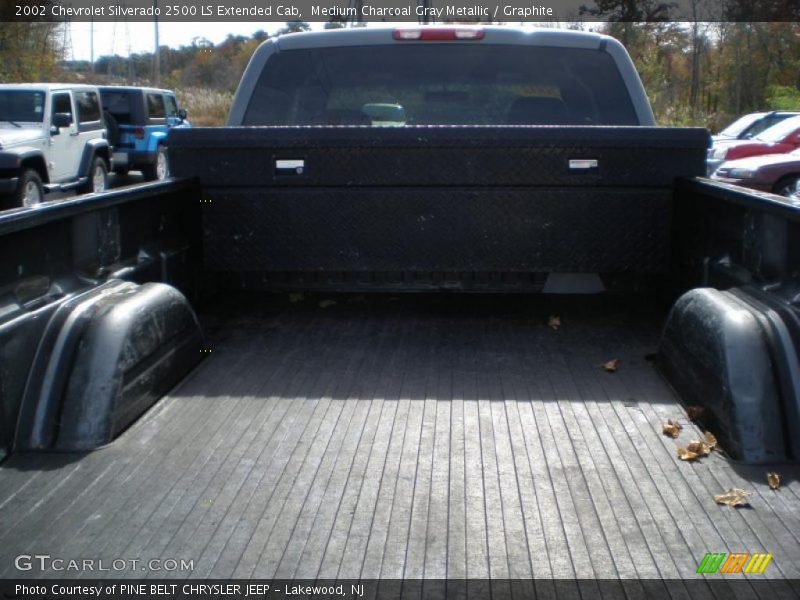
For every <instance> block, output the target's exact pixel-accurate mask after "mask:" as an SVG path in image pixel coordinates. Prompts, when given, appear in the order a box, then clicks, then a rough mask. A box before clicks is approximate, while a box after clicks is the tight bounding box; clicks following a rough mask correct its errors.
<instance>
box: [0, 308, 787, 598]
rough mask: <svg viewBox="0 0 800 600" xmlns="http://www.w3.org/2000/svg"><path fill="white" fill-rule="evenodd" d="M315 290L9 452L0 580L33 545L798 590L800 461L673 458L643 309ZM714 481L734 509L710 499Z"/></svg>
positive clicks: (266, 573) (247, 314) (649, 315)
mask: <svg viewBox="0 0 800 600" xmlns="http://www.w3.org/2000/svg"><path fill="white" fill-rule="evenodd" d="M331 298H333V300H335V302H336V303H335V304H333V305H330V306H325V307H320V305H319V302H320V300H325V298H324V297H313V298H305V299H303V300H301V301H298V302H294V303H289V302H286V301H285V297H282V298H280V299H278V298H275V297H269V296H257V297H250V298H241V299H237V300H235V301H230V302H228V303H227V304H226V305H224V306H222V307H219V308H218V309H216V310H214V311H212V312H210V313H209V314H208V315H206V316H205V317H204V320H205V321H206V323H207V329H208V332H209V350H210V352H209V353H208V357H207V358H206V360H204V361H203V363H201V365H200V366H199V367H198V368H197V369H196V370H195V371H194V372H193V373H192V374H191V375H190V376H189V377H188V378H187V379H186V380H185V381H184V382H182V383H181V384H180V385H179V386H178V387H177V388H176V389H174V390H173V391H172V393H170V394H169V396H168V397H166V398H164V399H162V400H161V401H160V402H159V403H158V404H157V405H156V406H155V407H154V408H153V409H152V410H151V411H150V412H149V413H148V414H147V415H146V416H145V417H144V418H143V419H142V420H141V421H139V422H138V423H137V424H136V425H135V426H134V427H132V428H131V429H130V430H128V431H127V432H126V433H124V434H123V435H122V436H121V437H120V438H119V439H118V440H117V441H115V442H114V443H112V444H110V445H109V446H108V447H105V448H103V449H101V450H98V451H96V452H93V453H90V454H87V455H80V456H79V455H69V454H16V455H13V456H12V457H11V458H10V459H8V460H7V461H6V462H5V463H4V464H3V465H2V468H0V576H4V577H11V576H28V575H33V574H37V573H36V572H32V573H19V572H17V571H15V570H14V567H13V557H14V556H16V555H18V554H21V553H36V552H39V553H42V552H45V553H47V554H50V555H51V556H53V557H62V558H66V559H70V558H80V559H83V558H103V559H105V560H107V561H111V560H112V559H115V558H123V559H134V558H135V559H141V560H142V561H143V562H144V561H147V560H148V559H150V558H162V559H164V558H173V559H178V560H180V559H185V560H193V561H194V569H193V571H192V572H191V573H188V572H175V573H164V572H149V573H146V574H147V575H148V576H153V577H158V576H164V575H171V576H181V577H186V576H192V577H204V576H208V577H231V576H233V577H251V576H252V577H267V578H269V577H273V576H274V577H303V578H317V577H318V578H332V577H362V578H377V577H382V578H422V577H425V578H443V577H448V578H467V577H469V578H488V577H491V578H499V579H507V578H511V579H515V578H530V577H537V578H573V577H576V578H579V579H593V578H610V579H617V578H622V579H632V578H644V579H659V578H693V579H696V578H697V575H696V574H695V569H696V567H697V565H698V563H699V561H700V560H701V559H702V558H703V556H704V555H705V553H706V552H726V551H729V552H771V553H773V554H774V558H773V561H772V564H771V565H770V566H769V568H768V569H767V571H766V573H765V575H764V577H768V578H776V580H775V581H772V582H770V586H772V587H771V588H770V589H771V591H770V593H769V595H772V596H775V595H777V596H786V597H789V596H794V594H796V593H797V589H796V588H795V587H794V586H795V585H796V582H791V581H778V580H777V578H790V579H797V578H798V577H800V541H799V538H800V481H798V475H800V472H799V471H798V469H796V468H794V467H788V466H779V467H771V468H767V467H746V466H742V465H737V464H735V463H733V462H731V461H729V460H728V459H727V458H725V457H724V456H723V455H721V454H718V453H713V454H712V455H711V456H709V457H707V458H705V459H703V460H701V461H699V462H696V463H691V464H690V463H684V462H681V461H679V460H678V459H677V458H676V455H675V448H676V447H677V446H678V445H681V444H685V443H686V442H688V441H689V440H690V439H692V438H694V437H699V430H697V429H696V428H695V427H694V426H693V425H692V424H691V423H689V422H688V420H687V419H686V416H685V413H684V411H683V409H682V408H681V406H680V404H679V403H678V400H677V398H676V397H675V395H674V393H673V392H672V390H671V389H670V388H669V386H668V385H667V384H666V383H665V382H664V381H663V380H662V379H661V377H660V376H659V375H658V373H657V371H656V370H655V368H654V366H653V365H652V363H651V362H649V360H648V359H649V357H648V355H649V354H650V353H653V352H654V351H655V350H656V345H657V341H658V335H659V328H660V326H661V323H662V322H663V318H664V314H663V313H662V312H659V311H655V310H652V309H649V308H647V307H643V306H642V304H641V302H640V303H637V302H633V301H631V302H629V301H624V300H609V299H589V298H577V299H576V298H569V299H565V298H550V297H536V298H530V297H519V296H517V297H513V298H506V297H501V296H492V297H464V296H443V297H437V298H433V299H431V298H424V297H419V296H414V297H408V298H406V297H400V298H392V297H386V296H378V297H370V298H368V299H364V298H362V297H358V296H350V297H335V296H332V297H331ZM551 314H554V315H559V316H560V317H561V323H562V325H561V327H560V328H558V329H557V330H554V329H551V328H550V327H548V325H547V320H548V316H549V315H551ZM614 358H617V359H619V360H620V362H619V369H618V371H617V372H615V373H608V372H605V371H604V370H603V369H602V368H601V365H602V363H604V362H605V361H608V360H610V359H614ZM667 418H679V419H681V420H682V422H683V423H684V430H683V432H682V433H681V436H680V437H679V439H677V440H672V439H669V438H666V437H664V436H662V435H661V431H660V430H661V428H660V423H661V421H662V420H665V419H667ZM768 470H777V471H779V472H780V473H781V475H782V478H783V484H782V487H781V488H780V490H778V491H771V490H770V489H769V488H768V486H767V483H766V478H765V475H766V472H767V471H768ZM730 487H741V488H744V489H747V490H749V491H751V492H752V495H751V496H750V497H749V500H750V504H751V507H750V508H746V509H730V508H727V507H724V506H718V505H716V504H715V503H714V500H713V498H712V497H713V495H714V494H717V493H719V492H721V491H723V490H725V489H727V488H730ZM45 575H46V576H47V575H49V576H58V575H69V573H55V572H47V573H45ZM112 575H116V576H126V575H132V576H142V573H112ZM84 576H89V575H88V574H84ZM739 577H740V579H741V578H742V577H743V576H739ZM748 577H750V578H751V579H752V578H753V577H754V576H748ZM738 585H741V584H738ZM747 585H748V584H744V587H743V588H739V587H737V588H736V595H737V597H738V596H739V595H741V594H742V591H741V590H743V589H745V590H746V589H750V591H751V592H752V594H746V595H749V596H752V597H763V596H765V595H766V594H765V593H764V592H763V591H760V589H759V588H755V587H754V588H747ZM667 588H668V589H667ZM626 589H627V588H626ZM665 590H666V591H665ZM681 590H682V588H681V585H680V582H677V583H675V584H674V585H671V586H666V584H664V588H663V589H661V592H662V593H660V594H659V593H657V594H656V595H657V596H662V595H663V596H664V597H667V594H668V595H669V597H675V596H678V597H680V596H683V597H688V593H687V592H686V590H683V592H682V591H681ZM628 593H629V595H631V592H630V591H629V592H628ZM647 594H648V596H650V597H652V595H653V591H652V590H648V591H647ZM709 594H710V595H711V596H714V595H715V592H712V591H711V590H709ZM633 595H639V594H636V593H633Z"/></svg>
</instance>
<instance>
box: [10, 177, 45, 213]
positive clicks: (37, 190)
mask: <svg viewBox="0 0 800 600" xmlns="http://www.w3.org/2000/svg"><path fill="white" fill-rule="evenodd" d="M14 200H15V201H14V206H36V205H37V204H41V203H42V200H44V186H43V185H42V178H41V177H40V176H39V173H37V172H36V171H34V170H33V169H25V170H24V171H22V174H21V175H20V177H19V184H18V185H17V192H16V197H15V199H14Z"/></svg>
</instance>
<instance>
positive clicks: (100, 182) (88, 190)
mask: <svg viewBox="0 0 800 600" xmlns="http://www.w3.org/2000/svg"><path fill="white" fill-rule="evenodd" d="M107 189H108V168H107V167H106V161H104V160H103V159H102V158H100V157H99V156H96V157H95V159H94V160H93V161H92V168H91V169H90V170H89V179H88V180H87V181H86V183H85V184H83V185H82V186H81V187H79V188H78V193H80V194H102V193H103V192H105V191H106V190H107Z"/></svg>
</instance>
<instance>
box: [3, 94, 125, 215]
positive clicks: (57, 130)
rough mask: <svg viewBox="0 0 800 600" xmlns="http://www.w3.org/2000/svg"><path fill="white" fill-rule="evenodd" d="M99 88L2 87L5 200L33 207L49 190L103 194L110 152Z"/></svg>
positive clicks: (14, 204)
mask: <svg viewBox="0 0 800 600" xmlns="http://www.w3.org/2000/svg"><path fill="white" fill-rule="evenodd" d="M101 106H102V105H101V103H100V93H99V91H98V90H97V88H96V87H93V86H86V85H72V84H24V85H0V198H2V202H3V204H4V205H5V206H4V208H10V207H15V206H34V205H37V204H39V203H40V202H42V201H43V199H44V194H45V193H46V192H50V191H65V190H70V189H76V190H77V191H78V192H79V193H90V192H91V193H100V192H104V191H105V190H106V187H107V173H108V169H109V166H110V158H111V157H110V152H109V145H108V140H107V139H106V128H105V124H104V122H103V118H102V108H101Z"/></svg>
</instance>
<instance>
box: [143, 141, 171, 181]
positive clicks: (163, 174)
mask: <svg viewBox="0 0 800 600" xmlns="http://www.w3.org/2000/svg"><path fill="white" fill-rule="evenodd" d="M142 174H143V175H144V178H145V179H146V180H147V181H164V180H165V179H167V178H168V177H169V160H168V158H167V149H166V148H165V147H164V146H159V147H158V150H157V151H156V161H155V163H153V164H152V165H147V166H146V167H145V168H143V169H142Z"/></svg>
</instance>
